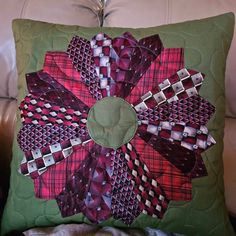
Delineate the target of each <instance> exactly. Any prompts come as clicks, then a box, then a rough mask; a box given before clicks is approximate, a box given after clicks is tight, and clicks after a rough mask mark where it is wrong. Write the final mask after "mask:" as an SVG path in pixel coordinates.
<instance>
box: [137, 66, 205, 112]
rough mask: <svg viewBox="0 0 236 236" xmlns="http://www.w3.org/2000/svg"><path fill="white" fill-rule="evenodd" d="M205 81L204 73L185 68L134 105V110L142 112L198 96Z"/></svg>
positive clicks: (144, 95)
mask: <svg viewBox="0 0 236 236" xmlns="http://www.w3.org/2000/svg"><path fill="white" fill-rule="evenodd" d="M203 79H204V75H203V74H202V73H200V72H196V71H193V70H187V69H185V68H183V69H181V70H179V71H177V73H176V74H174V75H172V76H171V77H170V78H168V79H165V80H164V81H162V82H161V83H160V84H158V85H157V86H156V87H155V88H153V89H152V90H151V91H148V92H147V93H146V94H143V95H142V97H141V98H140V99H139V100H137V101H136V103H134V104H133V105H134V108H135V110H136V111H140V110H143V109H147V108H154V107H155V106H157V105H161V104H163V103H165V102H167V103H171V102H173V101H177V100H181V99H183V98H188V97H192V96H195V95H197V94H198V91H199V89H200V87H201V85H202V82H203Z"/></svg>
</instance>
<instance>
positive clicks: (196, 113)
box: [168, 95, 215, 125]
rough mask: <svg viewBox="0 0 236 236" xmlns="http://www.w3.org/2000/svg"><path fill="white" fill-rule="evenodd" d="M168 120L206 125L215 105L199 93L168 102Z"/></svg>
mask: <svg viewBox="0 0 236 236" xmlns="http://www.w3.org/2000/svg"><path fill="white" fill-rule="evenodd" d="M168 110H169V115H168V117H169V119H168V120H169V121H173V122H180V121H182V122H184V123H192V124H198V125H206V124H207V122H208V121H209V120H210V118H211V116H212V115H213V114H214V112H215V107H214V106H213V105H212V104H211V103H209V102H208V101H207V100H205V99H204V98H202V97H201V96H199V95H196V96H192V97H189V98H184V99H181V100H178V101H174V102H171V103H169V104H168Z"/></svg>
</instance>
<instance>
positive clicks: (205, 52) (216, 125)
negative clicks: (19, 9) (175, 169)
mask: <svg viewBox="0 0 236 236" xmlns="http://www.w3.org/2000/svg"><path fill="white" fill-rule="evenodd" d="M233 26H234V15H233V14H232V13H228V14H224V15H220V16H216V17H212V18H208V19H203V20H198V21H190V22H184V23H179V24H173V25H165V26H159V27H153V28H147V29H122V28H84V27H80V26H63V25H56V24H49V23H42V22H36V21H31V20H15V21H14V22H13V31H14V36H15V41H16V51H17V67H18V75H19V86H18V88H19V100H18V101H21V99H22V98H23V97H24V96H25V95H26V84H25V78H24V75H25V73H26V72H33V71H37V70H39V69H41V68H42V64H43V61H44V55H45V52H46V51H56V50H62V51H65V50H66V48H67V45H68V43H69V40H70V39H71V37H72V36H73V35H75V34H77V35H80V36H82V37H85V38H88V39H90V38H91V37H92V36H93V35H95V34H96V33H98V32H101V31H102V32H105V33H106V34H108V35H110V36H111V37H115V36H118V35H120V34H121V33H123V32H125V31H130V32H131V33H132V34H133V35H134V36H135V37H136V38H142V37H144V36H147V35H152V34H157V33H158V34H159V35H160V37H161V40H162V42H163V44H164V47H167V48H168V47H183V48H184V52H185V66H186V67H187V68H191V69H195V70H197V71H201V72H203V73H204V74H205V75H206V76H205V81H204V83H203V85H202V87H201V90H200V95H201V96H203V97H205V98H206V99H207V100H208V101H210V102H211V103H212V104H213V105H214V106H215V107H216V113H215V114H214V116H213V118H212V119H211V121H210V122H209V124H208V128H209V130H210V133H211V134H212V136H213V137H214V139H215V140H216V142H217V144H216V145H214V146H213V147H212V148H210V149H209V150H208V151H206V152H204V154H203V159H204V162H205V164H206V167H207V170H208V176H207V177H203V178H199V179H195V180H194V181H193V199H192V201H190V202H171V203H170V205H169V208H168V210H167V212H166V213H165V215H164V218H163V219H162V220H159V219H156V218H152V217H149V216H146V215H144V214H141V215H140V216H139V217H138V218H137V220H136V221H135V222H134V223H133V224H132V225H131V226H132V227H138V228H143V227H146V226H150V227H159V228H160V229H163V230H166V231H172V232H178V233H183V234H186V235H191V236H197V235H201V236H203V235H204V236H207V235H209V236H210V235H212V236H217V235H219V236H222V235H227V236H230V235H233V230H232V227H231V225H230V223H229V220H228V216H227V211H226V208H225V203H224V186H223V168H222V149H223V128H224V111H225V106H224V103H225V100H224V73H225V62H226V57H227V53H228V50H229V47H230V43H231V39H232V35H233ZM19 127H20V119H19V114H18V124H17V131H18V130H19ZM17 131H16V132H17ZM22 156H23V154H22V152H21V150H20V149H19V147H18V145H17V142H16V141H15V142H14V148H13V161H12V164H11V168H12V174H11V188H10V192H9V197H8V201H7V205H6V208H5V211H4V215H3V219H2V233H7V232H10V231H12V230H17V229H18V230H24V229H27V228H31V227H36V226H48V225H55V224H60V223H66V222H82V221H85V222H88V221H87V220H86V219H85V218H84V217H83V216H82V215H81V214H79V215H75V216H73V217H68V218H64V219H63V218H62V217H61V216H60V212H59V209H58V207H57V204H56V201H54V200H52V201H45V200H39V199H36V198H35V197H34V190H33V182H32V181H31V180H30V179H29V178H27V177H24V176H22V175H20V174H19V173H18V171H17V169H18V167H19V163H20V161H21V159H22ZM103 225H113V226H121V227H122V226H124V224H122V223H121V222H119V221H117V220H114V219H110V220H108V221H107V222H105V223H104V224H103Z"/></svg>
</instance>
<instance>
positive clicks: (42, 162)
mask: <svg viewBox="0 0 236 236" xmlns="http://www.w3.org/2000/svg"><path fill="white" fill-rule="evenodd" d="M81 144H82V141H81V139H80V138H76V139H70V140H67V141H64V142H61V143H55V144H53V145H48V146H46V147H43V148H42V149H35V150H30V151H26V152H25V156H24V158H23V160H22V161H21V164H20V170H19V171H20V173H22V174H23V175H26V176H30V177H31V178H32V179H35V178H37V177H38V176H39V175H41V174H43V173H44V172H45V171H46V170H47V169H48V168H49V167H51V166H53V165H56V164H58V163H59V162H61V161H63V160H65V159H66V158H68V157H69V156H70V155H71V154H72V153H73V152H74V151H76V150H77V149H78V147H79V146H80V145H81Z"/></svg>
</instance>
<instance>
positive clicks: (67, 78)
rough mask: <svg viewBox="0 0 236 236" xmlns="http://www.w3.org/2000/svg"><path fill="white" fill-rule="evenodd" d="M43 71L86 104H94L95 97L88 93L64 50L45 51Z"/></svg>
mask: <svg viewBox="0 0 236 236" xmlns="http://www.w3.org/2000/svg"><path fill="white" fill-rule="evenodd" d="M43 71H44V72H46V73H48V74H49V75H51V77H53V78H54V79H55V80H56V81H57V82H58V83H60V84H61V85H63V86H64V87H65V88H66V89H67V90H69V91H71V92H72V93H73V94H74V95H75V96H76V97H77V98H78V99H80V100H81V101H82V102H84V103H85V104H86V105H87V106H89V107H91V106H92V105H94V104H95V102H96V99H95V98H93V97H92V95H91V94H90V93H89V91H88V89H87V88H86V85H85V84H84V82H83V81H82V79H81V74H80V72H78V71H77V70H76V69H75V68H74V66H73V64H72V60H71V58H70V57H69V56H68V54H67V53H66V52H47V53H46V55H45V60H44V65H43ZM81 91H83V93H81Z"/></svg>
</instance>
